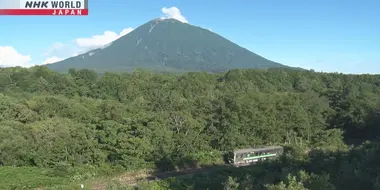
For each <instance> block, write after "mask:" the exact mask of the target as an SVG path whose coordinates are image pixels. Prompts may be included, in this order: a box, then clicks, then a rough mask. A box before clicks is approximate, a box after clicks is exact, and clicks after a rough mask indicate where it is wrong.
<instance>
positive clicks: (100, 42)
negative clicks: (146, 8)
mask: <svg viewBox="0 0 380 190" xmlns="http://www.w3.org/2000/svg"><path fill="white" fill-rule="evenodd" d="M132 31H133V28H125V29H123V30H122V31H121V32H120V33H119V34H117V33H115V32H112V31H105V32H104V33H103V34H102V35H94V36H92V37H90V38H78V39H76V40H75V43H76V45H77V46H78V47H80V48H86V49H94V48H99V47H102V46H104V45H107V44H109V43H111V42H113V41H115V40H117V39H118V38H120V37H122V36H124V35H126V34H128V33H130V32H132Z"/></svg>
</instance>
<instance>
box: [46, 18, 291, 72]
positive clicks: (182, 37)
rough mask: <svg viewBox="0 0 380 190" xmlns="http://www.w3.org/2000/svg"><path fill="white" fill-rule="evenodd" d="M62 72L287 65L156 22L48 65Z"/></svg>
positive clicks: (188, 28) (205, 33)
mask: <svg viewBox="0 0 380 190" xmlns="http://www.w3.org/2000/svg"><path fill="white" fill-rule="evenodd" d="M48 67H49V68H51V69H52V70H55V71H59V72H67V71H68V69H69V68H76V69H80V68H86V69H92V70H95V71H98V72H106V71H131V70H133V69H137V68H142V69H149V70H153V71H166V72H187V71H207V72H219V71H226V70H229V69H235V68H236V69H243V68H276V67H287V66H285V65H282V64H279V63H276V62H273V61H270V60H268V59H265V58H263V57H261V56H259V55H257V54H255V53H253V52H250V51H249V50H247V49H245V48H242V47H240V46H238V45H237V44H235V43H233V42H231V41H229V40H227V39H225V38H223V37H222V36H220V35H218V34H216V33H213V32H211V31H209V30H206V29H203V28H201V27H197V26H193V25H190V24H186V23H182V22H180V21H178V20H175V19H155V20H152V21H149V22H147V23H146V24H144V25H141V26H140V27H138V28H136V29H135V30H134V31H132V32H130V33H128V34H127V35H125V36H122V37H121V38H119V39H117V40H115V41H113V42H112V43H110V44H108V45H106V46H104V47H102V48H98V49H94V50H91V51H89V52H87V53H84V54H80V55H78V56H75V57H71V58H68V59H65V60H62V61H60V62H56V63H53V64H49V65H48Z"/></svg>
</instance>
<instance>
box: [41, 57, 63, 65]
mask: <svg viewBox="0 0 380 190" xmlns="http://www.w3.org/2000/svg"><path fill="white" fill-rule="evenodd" d="M61 60H62V59H61V58H59V57H55V56H53V57H49V58H47V59H45V61H44V62H42V65H46V64H50V63H56V62H58V61H61Z"/></svg>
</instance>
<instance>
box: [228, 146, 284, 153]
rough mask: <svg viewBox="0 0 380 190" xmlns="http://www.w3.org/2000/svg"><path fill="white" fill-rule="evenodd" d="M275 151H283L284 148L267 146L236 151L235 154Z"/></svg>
mask: <svg viewBox="0 0 380 190" xmlns="http://www.w3.org/2000/svg"><path fill="white" fill-rule="evenodd" d="M273 149H283V147H282V146H267V147H262V148H245V149H237V150H234V153H245V152H259V151H266V150H273Z"/></svg>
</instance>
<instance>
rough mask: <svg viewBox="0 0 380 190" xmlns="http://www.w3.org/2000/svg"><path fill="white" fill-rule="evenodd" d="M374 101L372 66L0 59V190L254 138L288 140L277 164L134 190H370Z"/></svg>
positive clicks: (190, 158) (377, 80) (187, 160)
mask: <svg viewBox="0 0 380 190" xmlns="http://www.w3.org/2000/svg"><path fill="white" fill-rule="evenodd" d="M379 103H380V76H379V75H343V74H326V73H315V72H311V71H295V70H284V69H269V70H267V71H263V70H231V71H228V72H226V73H220V74H208V73H186V74H182V75H169V74H167V75H165V74H153V73H151V72H146V71H142V70H136V71H134V72H132V73H123V74H116V73H105V74H103V75H102V76H98V75H97V73H96V72H94V71H91V70H86V69H84V70H75V69H70V71H69V74H60V73H56V72H53V71H51V70H49V69H48V68H46V67H43V66H39V67H33V68H30V69H24V68H2V69H1V72H0V131H1V132H0V165H1V167H0V189H19V188H22V187H24V188H25V187H26V188H27V189H28V188H35V187H40V186H43V187H53V186H57V185H64V184H70V183H72V182H76V181H82V180H85V179H88V178H91V177H93V176H95V175H104V174H107V173H114V172H120V171H131V170H138V169H143V168H145V169H146V168H157V169H158V170H173V169H176V168H179V169H180V168H186V167H192V166H194V165H211V164H217V163H221V162H223V160H222V153H223V151H229V150H232V149H235V148H245V147H254V146H257V145H283V146H285V147H287V148H286V151H285V154H284V156H283V157H282V158H280V159H279V160H277V161H273V162H268V163H263V164H259V165H257V166H254V167H247V168H239V169H237V170H234V169H233V170H229V171H228V172H226V171H225V172H215V173H210V174H207V175H206V174H203V175H201V176H198V175H196V176H193V177H190V178H178V179H174V178H170V179H168V180H163V181H157V182H153V183H144V184H142V185H141V186H140V187H139V188H140V189H144V188H145V189H206V188H209V189H221V188H224V189H269V190H285V189H289V190H290V189H294V190H295V189H297V190H300V189H315V190H318V189H323V190H325V189H331V190H332V189H344V190H347V189H353V190H354V189H355V190H356V189H378V188H380V175H379V171H380V168H379V166H380V159H379V158H380V150H379V148H378V143H377V139H378V137H379V134H380V128H379V123H380V117H379V110H378V108H379ZM307 151H309V154H307V153H306V152H307ZM113 188H114V189H117V188H123V187H121V186H117V185H116V184H113Z"/></svg>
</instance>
